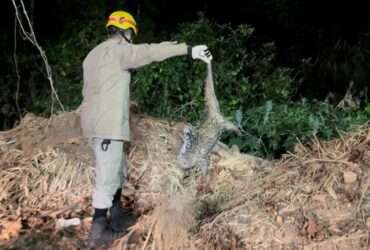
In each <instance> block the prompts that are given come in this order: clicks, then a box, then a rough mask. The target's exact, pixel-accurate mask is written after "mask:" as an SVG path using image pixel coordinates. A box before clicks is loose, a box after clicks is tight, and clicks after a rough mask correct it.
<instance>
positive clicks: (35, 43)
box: [12, 0, 64, 114]
mask: <svg viewBox="0 0 370 250" xmlns="http://www.w3.org/2000/svg"><path fill="white" fill-rule="evenodd" d="M19 1H20V4H21V6H22V12H23V16H24V17H25V18H26V21H27V24H28V29H29V31H26V29H25V27H24V24H23V21H22V19H21V14H20V13H19V10H18V6H17V4H16V3H15V0H12V3H13V6H14V9H15V16H16V19H17V21H18V24H19V26H20V28H21V31H22V34H23V35H24V37H25V38H26V39H27V40H28V41H29V42H30V43H31V44H32V45H33V46H35V47H36V48H37V50H38V51H39V53H40V55H41V58H42V60H43V62H44V66H45V70H46V73H47V78H48V80H49V83H50V88H51V114H53V109H54V98H55V99H56V101H57V103H58V105H59V106H60V108H61V110H62V111H64V106H63V104H62V102H61V101H60V99H59V96H58V93H57V91H56V89H55V88H54V81H53V76H52V71H51V67H50V64H49V61H48V58H47V56H46V53H45V51H44V50H43V48H42V47H41V46H40V44H39V43H38V41H37V39H36V35H35V32H34V30H33V26H32V23H31V20H30V18H29V16H28V13H27V10H26V8H25V5H24V3H23V0H19Z"/></svg>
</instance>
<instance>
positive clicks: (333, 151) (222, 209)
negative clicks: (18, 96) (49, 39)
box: [0, 113, 370, 250]
mask: <svg viewBox="0 0 370 250" xmlns="http://www.w3.org/2000/svg"><path fill="white" fill-rule="evenodd" d="M76 115H77V114H75V113H68V114H67V115H66V116H64V115H61V116H58V117H54V118H53V119H51V120H46V119H43V118H39V117H34V116H28V117H27V118H26V119H25V120H24V121H23V122H22V123H21V125H20V126H19V127H18V128H16V129H14V130H12V131H7V132H2V133H0V167H1V171H0V190H2V191H1V193H0V218H5V217H8V216H9V214H8V213H9V212H8V211H9V210H7V209H8V208H10V207H13V208H18V207H21V209H22V211H24V210H25V209H27V210H29V211H36V210H40V209H42V210H43V211H50V213H51V214H53V215H56V214H60V215H63V211H65V210H63V209H65V208H68V207H70V206H73V205H74V204H76V202H78V201H80V200H81V198H82V197H85V196H89V195H90V192H91V188H92V179H93V178H92V176H93V168H92V167H91V166H92V165H93V162H92V158H91V153H89V151H88V150H87V149H86V145H85V143H84V142H83V141H81V140H80V139H79V137H78V129H77V130H73V131H72V132H71V129H73V128H74V126H75V124H76V121H77V120H78V118H77V117H76ZM132 122H133V124H135V126H132V130H133V131H132V132H133V138H132V143H131V147H130V150H129V164H130V170H129V173H130V179H129V184H128V186H127V187H126V189H125V191H124V193H125V195H126V196H129V198H130V199H132V200H133V201H134V208H135V209H136V211H137V213H138V214H139V215H141V217H140V220H139V222H138V223H137V224H136V225H135V226H134V227H133V228H132V230H131V231H130V233H129V234H128V235H127V236H126V237H125V238H123V239H122V240H120V241H119V242H117V244H116V245H115V248H114V249H117V250H118V249H142V250H148V249H153V250H154V249H192V248H193V249H368V247H369V242H368V238H369V237H368V235H369V234H368V233H369V229H368V227H369V226H370V216H369V214H370V191H369V187H370V133H369V131H370V129H369V126H368V125H365V126H363V127H362V128H360V129H359V130H357V131H355V132H352V133H349V134H344V135H343V136H342V137H341V138H339V139H337V140H333V141H329V142H322V141H319V140H317V139H316V138H314V139H313V141H312V143H310V144H308V145H302V144H297V146H296V148H295V151H294V152H293V153H289V154H287V155H285V156H283V157H282V159H281V160H280V161H278V162H268V161H264V160H262V159H258V158H255V157H252V156H248V155H245V154H241V153H239V151H238V150H237V149H236V148H233V149H229V148H227V147H224V146H222V144H219V145H218V146H217V148H216V150H215V152H214V153H213V154H212V156H211V161H210V162H211V166H210V171H209V174H208V175H207V177H201V176H199V174H198V173H197V172H183V171H180V170H179V169H178V168H177V167H176V156H177V153H178V151H179V148H180V146H181V136H182V131H183V124H171V123H169V122H166V121H163V120H155V119H151V118H146V117H140V116H134V117H133V121H132ZM65 128H67V129H65ZM68 131H69V132H68ZM76 136H77V137H76ZM203 201H212V202H211V203H208V206H213V207H211V208H210V209H211V210H212V209H213V210H212V211H213V213H210V214H207V212H204V214H203V215H202V216H201V217H200V218H202V219H201V220H200V221H199V214H198V213H199V212H202V211H199V210H197V209H199V208H200V207H199V206H196V204H199V203H202V202H203ZM215 208H217V209H215ZM11 211H13V210H11ZM15 211H16V209H15ZM55 211H57V212H55ZM58 211H59V212H58ZM60 211H61V212H60ZM16 213H17V215H19V210H18V211H17V212H16ZM48 213H49V212H48ZM202 213H203V212H202ZM14 218H15V219H16V218H18V217H17V216H15V217H13V219H14ZM40 223H42V222H40ZM195 229H199V230H195Z"/></svg>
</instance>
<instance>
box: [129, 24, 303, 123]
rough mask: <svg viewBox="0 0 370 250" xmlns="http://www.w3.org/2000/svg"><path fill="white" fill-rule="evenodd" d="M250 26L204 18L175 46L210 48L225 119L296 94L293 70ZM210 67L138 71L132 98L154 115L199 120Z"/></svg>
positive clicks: (176, 64)
mask: <svg viewBox="0 0 370 250" xmlns="http://www.w3.org/2000/svg"><path fill="white" fill-rule="evenodd" d="M253 32H254V29H253V28H252V27H251V26H249V25H240V26H237V27H233V26H231V25H228V24H225V25H219V24H214V23H211V22H209V21H208V20H206V19H203V18H201V19H200V20H199V21H197V22H194V23H187V24H183V25H181V26H180V29H179V32H178V33H177V34H174V35H172V36H171V37H170V39H171V40H175V41H179V42H186V43H187V44H192V45H196V44H207V45H208V46H209V47H210V50H211V51H212V53H213V55H214V63H213V67H214V74H215V81H216V86H215V88H216V94H217V96H218V99H219V101H220V104H221V106H222V108H223V111H224V112H226V113H230V112H233V111H234V110H236V109H238V108H239V107H240V106H242V107H243V108H250V107H253V106H255V105H258V104H261V103H263V102H264V101H265V100H266V99H271V100H273V101H276V102H286V101H288V100H290V99H291V97H292V95H293V94H294V92H295V90H296V86H295V85H294V83H293V77H292V73H293V72H292V70H291V69H288V68H284V67H278V66H277V65H276V64H275V56H274V55H275V53H274V45H273V44H272V43H268V44H259V43H257V42H256V39H254V37H253ZM204 78H205V64H204V63H202V62H196V61H189V59H188V58H186V57H178V58H173V59H170V60H167V61H165V62H162V63H159V64H152V65H149V66H147V67H144V68H143V69H140V70H139V71H138V74H136V75H135V78H134V79H135V81H134V85H133V96H134V98H135V99H136V100H137V101H138V102H139V103H140V105H141V106H142V107H144V109H145V110H146V111H147V112H148V113H149V114H152V115H156V116H161V117H166V118H168V117H169V118H171V119H187V120H192V121H194V120H198V118H199V116H200V114H201V112H202V106H203V98H204V97H203V91H202V88H203V81H204Z"/></svg>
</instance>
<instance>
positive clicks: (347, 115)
mask: <svg viewBox="0 0 370 250" xmlns="http://www.w3.org/2000/svg"><path fill="white" fill-rule="evenodd" d="M242 113H243V117H241V118H240V110H239V111H238V112H236V113H235V116H234V120H235V121H236V123H239V124H240V126H241V127H242V129H243V135H242V136H241V137H234V136H228V137H226V138H225V140H226V141H227V142H228V143H229V144H236V145H238V146H239V148H240V149H241V150H242V151H244V152H249V153H252V154H255V155H257V156H261V157H267V158H276V157H279V156H280V155H281V154H282V153H284V152H286V151H288V150H292V149H293V147H294V145H295V144H296V143H297V142H298V141H297V139H299V140H300V141H302V142H307V141H308V140H310V139H311V138H312V137H313V136H317V137H318V138H323V139H331V138H333V137H336V136H338V135H339V133H340V132H341V131H348V130H351V129H353V128H355V127H356V126H357V125H361V124H364V123H365V122H366V121H367V120H368V119H369V117H370V113H367V114H366V112H364V111H361V110H353V109H337V108H334V107H333V106H332V105H330V104H328V103H325V102H312V101H311V102H308V101H305V100H303V101H301V102H288V103H284V104H275V103H273V102H271V101H268V102H266V103H265V104H264V105H262V106H258V107H254V108H251V109H248V110H246V111H244V112H242ZM238 114H239V115H238Z"/></svg>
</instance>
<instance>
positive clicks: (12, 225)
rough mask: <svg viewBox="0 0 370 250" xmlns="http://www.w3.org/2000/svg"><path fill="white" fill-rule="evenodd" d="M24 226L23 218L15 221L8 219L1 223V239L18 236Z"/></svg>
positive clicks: (5, 239)
mask: <svg viewBox="0 0 370 250" xmlns="http://www.w3.org/2000/svg"><path fill="white" fill-rule="evenodd" d="M21 228H22V222H21V218H18V219H17V220H15V221H6V222H2V223H0V241H7V240H10V239H11V238H13V237H17V236H18V234H19V231H20V230H21Z"/></svg>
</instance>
